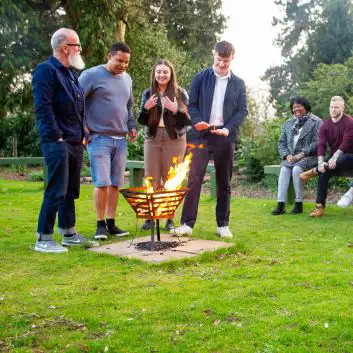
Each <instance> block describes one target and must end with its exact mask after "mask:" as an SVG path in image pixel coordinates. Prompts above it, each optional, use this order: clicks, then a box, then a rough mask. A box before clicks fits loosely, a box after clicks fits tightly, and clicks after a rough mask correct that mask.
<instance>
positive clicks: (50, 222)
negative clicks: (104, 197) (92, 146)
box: [37, 142, 83, 235]
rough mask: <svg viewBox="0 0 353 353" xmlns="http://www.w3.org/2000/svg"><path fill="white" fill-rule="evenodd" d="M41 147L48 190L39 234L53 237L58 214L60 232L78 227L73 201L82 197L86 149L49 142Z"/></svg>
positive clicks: (64, 143)
mask: <svg viewBox="0 0 353 353" xmlns="http://www.w3.org/2000/svg"><path fill="white" fill-rule="evenodd" d="M41 147H42V152H43V156H44V160H45V163H46V164H47V166H48V186H47V188H46V190H45V192H44V198H43V203H42V207H41V209H40V213H39V218H38V228H37V232H38V233H39V234H46V235H51V234H53V232H54V231H53V229H54V224H55V218H56V213H58V226H59V228H63V229H65V228H71V227H73V226H74V225H75V222H76V216H75V202H74V200H75V199H78V197H79V195H80V171H81V166H82V156H83V146H82V145H72V144H70V143H67V142H46V143H42V144H41Z"/></svg>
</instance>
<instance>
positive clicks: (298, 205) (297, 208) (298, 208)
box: [291, 202, 303, 214]
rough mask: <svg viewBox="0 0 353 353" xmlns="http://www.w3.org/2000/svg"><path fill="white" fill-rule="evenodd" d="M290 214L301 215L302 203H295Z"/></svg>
mask: <svg viewBox="0 0 353 353" xmlns="http://www.w3.org/2000/svg"><path fill="white" fill-rule="evenodd" d="M291 213H292V214H298V213H303V203H302V202H296V203H295V205H294V208H293V209H292V211H291Z"/></svg>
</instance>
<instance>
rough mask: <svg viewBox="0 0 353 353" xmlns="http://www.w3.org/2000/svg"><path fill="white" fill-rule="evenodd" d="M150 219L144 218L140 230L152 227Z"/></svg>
mask: <svg viewBox="0 0 353 353" xmlns="http://www.w3.org/2000/svg"><path fill="white" fill-rule="evenodd" d="M152 222H153V221H152V220H151V219H146V220H145V223H144V224H143V225H142V227H141V229H142V230H148V229H151V228H152Z"/></svg>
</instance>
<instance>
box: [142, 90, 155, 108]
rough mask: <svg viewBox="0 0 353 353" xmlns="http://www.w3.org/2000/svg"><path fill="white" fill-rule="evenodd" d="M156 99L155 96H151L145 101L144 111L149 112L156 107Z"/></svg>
mask: <svg viewBox="0 0 353 353" xmlns="http://www.w3.org/2000/svg"><path fill="white" fill-rule="evenodd" d="M157 101H158V97H157V95H156V94H152V96H151V97H150V98H148V99H147V101H146V103H145V105H144V106H143V107H144V108H145V109H146V110H150V109H152V108H153V107H155V106H156V104H157Z"/></svg>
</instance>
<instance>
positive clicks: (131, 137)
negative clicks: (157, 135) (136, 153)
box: [129, 129, 137, 142]
mask: <svg viewBox="0 0 353 353" xmlns="http://www.w3.org/2000/svg"><path fill="white" fill-rule="evenodd" d="M129 140H130V142H135V141H136V140H137V130H136V129H132V130H131V131H130V132H129Z"/></svg>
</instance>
